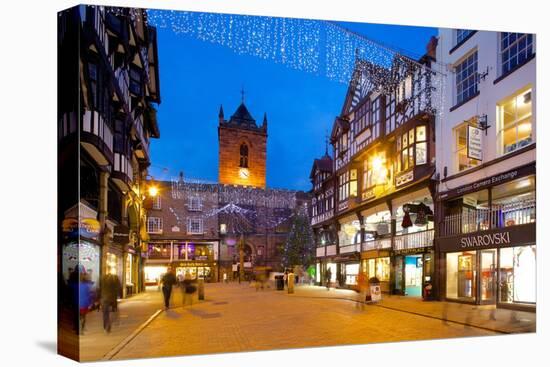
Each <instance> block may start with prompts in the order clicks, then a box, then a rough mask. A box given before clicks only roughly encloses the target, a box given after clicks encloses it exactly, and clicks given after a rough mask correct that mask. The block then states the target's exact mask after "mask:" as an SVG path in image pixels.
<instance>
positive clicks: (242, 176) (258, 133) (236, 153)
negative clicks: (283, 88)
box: [218, 96, 267, 188]
mask: <svg viewBox="0 0 550 367" xmlns="http://www.w3.org/2000/svg"><path fill="white" fill-rule="evenodd" d="M218 118H219V125H218V148H219V160H218V180H219V182H220V183H222V184H229V185H242V186H253V187H259V188H265V177H266V158H267V115H265V114H264V120H263V123H262V125H261V126H258V125H256V120H254V118H253V117H252V116H251V115H250V112H248V109H247V108H246V106H245V104H244V96H243V100H242V102H241V105H240V106H239V107H238V108H237V110H236V111H235V113H234V114H233V115H232V116H231V118H230V119H229V120H225V119H224V113H223V107H221V106H220V112H219V115H218Z"/></svg>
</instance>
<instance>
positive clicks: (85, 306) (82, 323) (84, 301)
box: [77, 268, 94, 334]
mask: <svg viewBox="0 0 550 367" xmlns="http://www.w3.org/2000/svg"><path fill="white" fill-rule="evenodd" d="M81 270H82V271H81V272H80V282H79V284H78V314H79V325H78V332H77V333H78V334H84V328H85V327H86V315H87V314H88V312H90V308H91V306H92V304H93V299H94V297H93V290H92V281H91V279H90V277H89V276H88V274H86V270H85V269H84V268H82V269H81Z"/></svg>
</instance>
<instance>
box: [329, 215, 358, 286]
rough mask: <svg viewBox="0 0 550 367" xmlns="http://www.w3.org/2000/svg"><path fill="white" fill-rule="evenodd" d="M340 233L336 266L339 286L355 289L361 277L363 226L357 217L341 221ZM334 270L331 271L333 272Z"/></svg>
mask: <svg viewBox="0 0 550 367" xmlns="http://www.w3.org/2000/svg"><path fill="white" fill-rule="evenodd" d="M339 223H340V228H339V231H338V256H336V257H334V259H333V260H334V263H335V264H336V273H334V272H333V273H332V274H335V275H336V282H337V286H339V287H342V288H355V287H356V286H357V280H358V276H359V267H360V256H359V253H360V252H361V224H360V221H359V219H358V217H357V216H356V215H352V216H348V217H346V218H343V219H340V221H339ZM332 270H333V269H331V271H332Z"/></svg>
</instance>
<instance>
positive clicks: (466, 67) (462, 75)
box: [455, 51, 478, 104]
mask: <svg viewBox="0 0 550 367" xmlns="http://www.w3.org/2000/svg"><path fill="white" fill-rule="evenodd" d="M455 76H456V101H455V102H456V104H460V103H462V102H465V101H467V100H468V99H470V98H472V97H473V96H474V95H475V94H476V93H477V84H478V83H477V79H478V78H477V51H475V52H473V53H472V54H471V55H469V56H468V57H466V59H465V60H464V61H462V62H461V63H460V64H458V65H457V66H456V67H455Z"/></svg>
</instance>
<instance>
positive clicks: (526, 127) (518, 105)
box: [497, 88, 533, 154]
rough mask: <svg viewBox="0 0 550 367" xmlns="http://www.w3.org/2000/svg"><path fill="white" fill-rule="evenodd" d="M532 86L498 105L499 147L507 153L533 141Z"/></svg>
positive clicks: (503, 152) (501, 151)
mask: <svg viewBox="0 0 550 367" xmlns="http://www.w3.org/2000/svg"><path fill="white" fill-rule="evenodd" d="M531 96H532V92H531V88H529V89H527V90H523V91H520V92H517V93H516V94H514V95H513V96H511V97H509V98H508V99H506V100H504V101H503V102H502V103H499V104H498V105H497V124H498V132H497V134H498V135H497V136H498V142H499V144H498V149H499V150H500V151H499V153H500V154H507V153H510V152H513V151H515V150H517V149H520V148H522V147H524V146H526V145H529V144H531V143H532V142H533V130H532V102H531Z"/></svg>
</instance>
